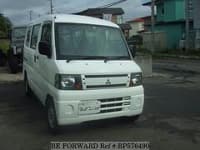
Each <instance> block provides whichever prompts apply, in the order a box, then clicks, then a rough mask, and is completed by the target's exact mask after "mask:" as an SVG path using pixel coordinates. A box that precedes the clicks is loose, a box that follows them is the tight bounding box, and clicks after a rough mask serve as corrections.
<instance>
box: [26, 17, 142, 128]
mask: <svg viewBox="0 0 200 150" xmlns="http://www.w3.org/2000/svg"><path fill="white" fill-rule="evenodd" d="M23 74H24V81H25V92H26V94H27V95H28V94H30V92H33V93H34V94H35V95H36V96H37V97H38V99H39V100H40V101H41V102H42V104H43V105H44V106H45V107H46V109H47V118H48V125H49V128H50V129H52V130H53V131H55V130H57V129H58V127H59V126H61V125H69V124H77V123H81V122H85V121H91V120H99V119H106V118H114V117H132V118H133V119H137V118H138V116H139V115H140V114H141V113H142V111H143V104H144V90H143V86H142V72H141V69H140V68H139V67H138V65H137V64H136V63H135V62H134V60H133V58H132V56H131V53H130V50H129V48H128V45H127V43H126V41H125V39H124V36H123V33H122V32H121V30H120V28H119V26H118V25H116V24H114V23H112V22H109V21H105V20H101V19H97V18H92V17H84V16H77V15H61V14H59V15H49V16H46V17H43V18H40V19H38V20H35V21H33V22H32V23H31V24H30V25H29V26H28V27H27V33H26V38H25V43H24V61H23Z"/></svg>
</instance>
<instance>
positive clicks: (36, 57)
mask: <svg viewBox="0 0 200 150" xmlns="http://www.w3.org/2000/svg"><path fill="white" fill-rule="evenodd" d="M38 59H39V57H38V56H36V55H34V62H35V63H36V62H37V60H38Z"/></svg>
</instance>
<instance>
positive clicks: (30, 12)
mask: <svg viewBox="0 0 200 150" xmlns="http://www.w3.org/2000/svg"><path fill="white" fill-rule="evenodd" d="M32 14H33V11H32V10H30V11H29V19H30V21H31V20H32Z"/></svg>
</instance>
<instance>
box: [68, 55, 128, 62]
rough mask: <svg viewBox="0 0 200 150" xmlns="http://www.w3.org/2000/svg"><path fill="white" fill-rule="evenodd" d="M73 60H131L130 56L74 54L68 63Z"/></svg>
mask: <svg viewBox="0 0 200 150" xmlns="http://www.w3.org/2000/svg"><path fill="white" fill-rule="evenodd" d="M71 60H104V62H105V63H106V62H107V61H109V60H130V57H129V56H72V57H69V58H67V63H68V62H70V61H71Z"/></svg>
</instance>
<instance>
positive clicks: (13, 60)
mask: <svg viewBox="0 0 200 150" xmlns="http://www.w3.org/2000/svg"><path fill="white" fill-rule="evenodd" d="M8 65H9V68H10V71H11V73H17V72H18V71H19V62H18V58H17V56H15V55H13V51H12V50H9V52H8Z"/></svg>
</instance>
